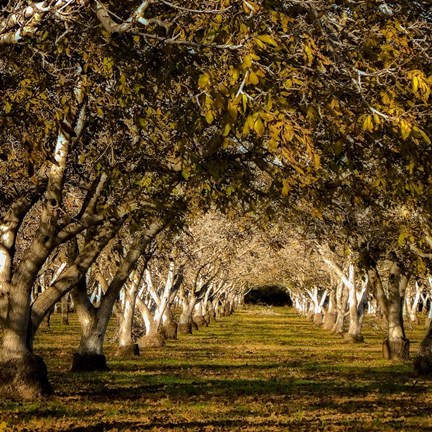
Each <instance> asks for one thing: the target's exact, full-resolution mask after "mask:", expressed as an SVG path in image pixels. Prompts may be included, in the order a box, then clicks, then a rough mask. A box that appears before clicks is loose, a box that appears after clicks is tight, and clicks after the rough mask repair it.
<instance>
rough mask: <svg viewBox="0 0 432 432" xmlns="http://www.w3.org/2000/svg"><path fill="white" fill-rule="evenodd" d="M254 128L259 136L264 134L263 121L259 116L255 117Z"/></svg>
mask: <svg viewBox="0 0 432 432" xmlns="http://www.w3.org/2000/svg"><path fill="white" fill-rule="evenodd" d="M254 129H255V132H256V133H257V135H258V136H259V137H262V136H263V135H264V130H265V127H264V123H263V121H262V120H261V119H260V118H257V119H256V121H255V125H254Z"/></svg>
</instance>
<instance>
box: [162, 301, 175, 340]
mask: <svg viewBox="0 0 432 432" xmlns="http://www.w3.org/2000/svg"><path fill="white" fill-rule="evenodd" d="M162 333H163V335H164V337H165V339H173V340H176V339H177V323H176V322H175V320H174V315H173V313H172V311H171V307H170V306H167V307H166V309H165V312H164V314H163V318H162Z"/></svg>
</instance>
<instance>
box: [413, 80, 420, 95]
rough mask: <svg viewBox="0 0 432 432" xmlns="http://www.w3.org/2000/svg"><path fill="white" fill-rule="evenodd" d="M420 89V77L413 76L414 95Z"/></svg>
mask: <svg viewBox="0 0 432 432" xmlns="http://www.w3.org/2000/svg"><path fill="white" fill-rule="evenodd" d="M418 88H419V77H418V76H413V79H412V89H413V92H414V93H415V92H417V90H418Z"/></svg>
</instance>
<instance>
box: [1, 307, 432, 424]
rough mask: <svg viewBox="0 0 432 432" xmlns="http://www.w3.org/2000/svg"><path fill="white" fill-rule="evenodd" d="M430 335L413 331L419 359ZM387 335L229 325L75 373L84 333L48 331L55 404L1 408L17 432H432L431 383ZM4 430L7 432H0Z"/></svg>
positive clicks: (252, 321)
mask: <svg viewBox="0 0 432 432" xmlns="http://www.w3.org/2000/svg"><path fill="white" fill-rule="evenodd" d="M424 331H425V328H424V326H423V325H420V326H418V327H417V328H416V329H409V331H408V337H409V338H410V339H411V342H412V352H413V353H415V351H416V349H417V347H418V344H419V342H420V340H421V337H422V334H423V333H424ZM383 335H384V330H383V329H382V328H379V326H376V325H374V324H373V323H372V322H367V323H366V325H365V332H364V336H365V340H366V343H365V344H362V345H347V344H345V343H344V342H343V340H342V339H340V338H337V337H334V336H332V335H330V334H328V333H327V332H325V331H323V330H322V329H320V328H317V327H316V326H314V325H313V324H311V323H309V322H307V321H306V320H305V319H303V318H299V317H297V315H296V314H295V312H294V311H293V310H290V309H286V308H273V309H271V308H264V307H253V308H250V309H246V310H241V311H238V312H237V313H236V314H234V315H233V316H230V317H225V318H223V319H222V320H221V321H219V322H217V323H212V325H211V326H210V327H209V328H203V329H201V330H200V331H198V332H196V333H195V334H194V335H191V336H183V337H181V338H180V340H179V341H174V342H169V343H168V345H167V346H166V347H164V348H162V349H154V350H148V351H146V352H144V353H142V356H141V357H140V358H138V359H136V360H133V361H118V360H116V359H115V358H114V357H113V353H114V351H115V344H114V343H113V340H114V329H111V330H110V334H109V337H108V341H107V342H108V343H107V349H106V354H107V355H108V360H109V366H110V368H111V370H110V372H107V373H98V374H92V373H82V374H72V373H70V372H69V371H68V368H69V366H70V360H71V355H72V352H73V348H74V347H76V346H77V344H78V334H77V324H76V322H75V321H74V320H73V322H72V324H71V325H70V326H69V327H65V326H63V325H61V324H60V322H59V317H58V316H53V319H52V329H51V330H48V329H42V331H41V334H40V335H39V337H38V339H37V341H36V351H37V352H38V353H40V354H41V355H42V356H43V357H44V359H45V361H46V363H47V365H48V368H49V370H50V378H51V382H52V384H53V386H54V388H55V392H56V393H55V395H54V396H53V397H52V398H49V399H47V400H44V401H37V402H31V403H30V402H26V403H18V402H7V401H0V424H1V423H2V422H5V423H6V424H7V428H6V430H10V431H32V432H33V431H69V432H72V431H75V432H77V431H98V432H99V431H127V430H129V431H140V430H143V431H144V430H151V431H188V432H189V431H206V432H211V431H402V430H403V431H416V432H417V431H420V430H421V431H432V390H431V389H430V384H431V381H427V380H422V379H414V378H413V377H412V374H411V365H410V363H409V362H408V363H405V364H400V363H391V362H387V361H384V360H381V359H380V356H381V352H380V350H381V345H380V343H381V340H382V339H383ZM1 429H2V427H1V425H0V430H1Z"/></svg>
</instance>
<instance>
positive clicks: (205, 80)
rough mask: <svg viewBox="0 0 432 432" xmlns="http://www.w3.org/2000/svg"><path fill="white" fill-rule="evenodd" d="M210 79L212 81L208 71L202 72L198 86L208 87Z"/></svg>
mask: <svg viewBox="0 0 432 432" xmlns="http://www.w3.org/2000/svg"><path fill="white" fill-rule="evenodd" d="M209 81H210V75H209V74H207V73H204V74H202V75H201V76H200V77H199V79H198V87H199V88H202V89H203V88H206V87H207V84H208V83H209Z"/></svg>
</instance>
